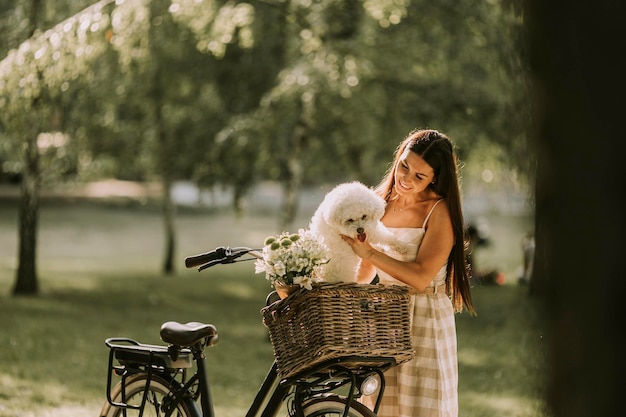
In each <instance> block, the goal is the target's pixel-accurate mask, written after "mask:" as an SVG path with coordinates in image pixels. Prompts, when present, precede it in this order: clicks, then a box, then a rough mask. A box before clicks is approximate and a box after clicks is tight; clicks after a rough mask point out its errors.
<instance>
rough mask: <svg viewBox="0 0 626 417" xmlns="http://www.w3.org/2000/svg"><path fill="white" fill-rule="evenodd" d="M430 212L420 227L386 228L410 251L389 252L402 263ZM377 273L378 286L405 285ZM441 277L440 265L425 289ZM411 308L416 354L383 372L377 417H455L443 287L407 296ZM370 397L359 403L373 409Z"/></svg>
mask: <svg viewBox="0 0 626 417" xmlns="http://www.w3.org/2000/svg"><path fill="white" fill-rule="evenodd" d="M440 201H441V200H440ZM435 206H436V204H435ZM435 206H433V209H434V208H435ZM431 213H432V209H431V212H430V213H429V214H428V216H427V217H426V220H425V221H424V225H423V226H422V227H421V228H390V230H391V231H392V232H393V233H394V234H395V235H396V237H398V239H400V240H401V241H403V242H406V243H407V247H408V248H409V250H408V252H407V253H405V254H403V255H401V254H398V253H395V252H392V251H388V252H387V254H388V255H389V256H391V257H393V258H395V259H398V260H402V261H411V260H414V259H415V257H416V255H417V251H418V250H419V246H420V244H421V243H422V239H423V238H424V233H425V232H426V230H425V226H426V223H427V222H428V218H429V217H430V214H431ZM377 272H378V277H379V280H380V281H379V282H380V284H382V285H405V284H404V283H402V282H400V281H398V280H396V279H395V278H393V277H391V276H390V275H388V274H386V273H385V272H383V271H380V270H378V271H377ZM445 280H446V265H443V266H442V267H441V269H440V270H439V272H438V273H437V275H436V276H435V279H433V281H432V282H431V283H430V284H429V287H438V286H440V285H443V284H445ZM410 312H411V343H412V345H413V348H414V349H415V357H414V358H413V359H412V360H411V361H409V362H405V363H403V364H402V365H399V366H396V367H395V368H392V369H390V370H389V371H387V372H386V373H385V381H386V387H385V393H384V397H383V400H382V403H381V406H380V408H379V410H378V417H457V416H458V392H457V390H458V365H457V345H456V327H455V321H454V309H453V306H452V302H451V301H450V299H449V297H448V296H447V295H446V294H445V291H441V292H437V293H434V294H415V295H412V296H411V303H410ZM372 397H375V395H374V396H372ZM372 397H370V398H364V399H363V402H364V403H365V404H366V405H368V406H370V407H373V403H372V401H373V400H375V398H372Z"/></svg>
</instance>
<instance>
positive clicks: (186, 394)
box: [100, 247, 396, 417]
mask: <svg viewBox="0 0 626 417" xmlns="http://www.w3.org/2000/svg"><path fill="white" fill-rule="evenodd" d="M244 255H250V256H252V257H251V258H245V259H243V258H242V257H243V256H244ZM259 256H260V253H259V251H258V250H255V249H251V248H247V247H235V248H230V247H219V248H217V249H215V250H213V251H211V252H207V253H204V254H200V255H194V256H190V257H187V258H186V259H185V265H186V266H187V267H188V268H191V267H198V266H199V267H198V270H199V271H202V270H204V269H206V268H209V267H211V266H214V265H217V264H230V263H235V262H240V261H244V260H252V259H254V258H255V257H259ZM277 299H278V297H277V295H276V293H275V292H272V293H270V294H269V295H268V297H267V298H266V304H267V305H269V304H271V303H273V302H275V301H277ZM160 336H161V339H162V340H163V341H164V342H165V343H167V344H168V345H167V346H162V345H150V344H143V343H139V342H137V341H135V340H133V339H128V338H108V339H106V341H105V344H106V345H107V346H108V348H109V360H108V376H107V388H106V396H107V401H106V402H105V404H104V406H103V408H102V411H101V413H100V416H101V417H119V416H123V417H127V416H129V415H133V416H135V415H137V416H138V417H143V416H155V417H156V416H158V417H160V416H176V417H215V412H214V408H213V401H212V398H211V390H210V383H209V378H208V375H209V370H208V368H207V365H206V362H205V349H206V348H208V347H212V346H214V345H215V344H216V343H217V341H218V339H219V336H218V332H217V329H216V327H215V326H213V325H212V324H206V323H201V322H190V323H185V324H183V323H178V322H174V321H170V322H166V323H164V324H163V325H162V326H161V330H160ZM114 361H117V364H115V363H114ZM355 361H358V362H359V363H361V365H360V366H359V367H357V368H354V367H352V366H349V365H347V364H350V363H354V362H355ZM194 363H195V365H194ZM363 363H368V364H369V363H371V365H365V366H364V365H362V364H363ZM395 365H396V360H395V359H394V358H393V357H374V358H371V357H370V358H362V357H354V356H350V357H344V358H338V359H332V360H327V361H325V362H322V363H320V364H318V365H315V366H313V367H312V368H311V369H308V370H306V371H303V372H300V373H298V374H297V375H295V376H293V377H288V378H280V377H279V373H278V368H277V364H276V361H274V363H273V364H272V366H271V367H270V369H269V371H268V373H267V376H266V377H265V379H264V381H263V382H262V384H261V386H260V388H259V390H258V392H257V394H256V396H255V398H254V400H253V402H252V404H251V405H250V407H249V409H248V412H247V414H246V417H254V416H260V417H273V416H276V415H278V414H279V412H281V410H282V409H283V407H286V411H287V414H288V416H297V417H305V416H306V417H321V416H343V417H375V416H376V412H377V410H378V407H379V405H380V400H381V398H382V394H383V391H384V387H385V378H384V375H383V372H384V371H385V370H387V369H389V368H391V367H393V366H395ZM189 373H191V375H190V376H189V375H188V374H189ZM113 375H115V376H117V377H119V378H121V379H120V381H119V382H117V384H115V386H114V387H113ZM346 391H347V394H346ZM377 391H378V395H377V401H376V404H375V407H374V410H370V409H369V408H368V407H366V406H364V405H363V404H361V403H360V402H358V401H357V399H358V398H359V397H360V396H362V395H372V394H374V393H375V392H377ZM198 400H199V402H200V407H198Z"/></svg>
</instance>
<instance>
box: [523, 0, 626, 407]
mask: <svg viewBox="0 0 626 417" xmlns="http://www.w3.org/2000/svg"><path fill="white" fill-rule="evenodd" d="M526 4H527V6H528V9H527V11H528V17H529V24H528V29H529V34H530V47H531V59H530V62H531V66H532V75H533V78H534V80H535V81H536V83H535V87H536V90H535V92H534V94H535V100H536V105H537V108H538V109H539V114H538V116H539V117H538V121H537V125H536V126H535V127H536V129H535V130H536V151H537V155H538V173H537V211H536V215H537V258H536V259H537V269H536V271H535V272H536V274H537V275H540V276H541V277H540V278H541V279H540V281H539V282H540V288H539V289H538V291H537V292H539V293H540V294H541V295H542V296H544V297H545V306H546V311H547V314H548V316H547V326H546V337H547V339H548V340H549V342H550V349H549V351H550V352H549V353H550V360H551V362H550V365H551V366H550V377H549V392H548V400H549V401H548V402H549V404H550V406H551V408H552V409H553V412H554V415H555V416H556V417H561V416H562V417H565V416H567V417H577V416H581V417H582V416H589V417H602V416H616V415H622V413H623V412H624V406H623V399H622V395H623V394H622V387H623V385H622V384H623V378H624V374H626V361H624V359H623V356H624V355H623V352H624V344H623V343H622V335H621V331H622V326H623V323H622V320H621V318H622V314H623V313H622V312H621V310H622V298H623V296H624V293H625V292H626V279H625V277H624V272H623V271H624V263H623V258H624V254H623V249H624V243H623V242H624V238H625V232H626V230H625V229H626V227H625V218H624V209H623V203H622V200H623V197H624V194H625V193H624V191H625V185H626V184H625V182H626V181H625V179H626V175H625V174H624V155H626V140H624V126H623V119H624V97H626V88H625V86H626V84H625V76H624V74H626V64H625V63H624V60H623V59H622V57H621V55H622V54H623V51H625V50H626V36H624V32H623V17H624V16H626V3H624V2H620V1H613V0H599V1H595V2H593V3H585V2H583V3H579V2H570V1H557V2H554V1H545V0H527V2H526Z"/></svg>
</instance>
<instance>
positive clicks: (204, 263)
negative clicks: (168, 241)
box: [185, 246, 262, 271]
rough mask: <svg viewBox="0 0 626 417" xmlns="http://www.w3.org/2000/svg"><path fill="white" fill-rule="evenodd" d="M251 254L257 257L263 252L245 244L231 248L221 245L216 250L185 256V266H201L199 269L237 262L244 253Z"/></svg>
mask: <svg viewBox="0 0 626 417" xmlns="http://www.w3.org/2000/svg"><path fill="white" fill-rule="evenodd" d="M246 254H250V255H252V256H254V257H255V258H260V257H261V256H262V255H261V253H260V252H259V251H258V250H256V249H252V248H247V247H244V246H241V247H235V248H231V247H229V246H220V247H218V248H215V249H214V250H212V251H210V252H206V253H200V254H198V255H192V256H188V257H186V258H185V266H186V267H187V268H193V267H196V266H200V268H198V270H199V271H202V270H203V269H206V268H209V267H211V266H213V265H217V264H230V263H233V262H235V261H236V260H237V259H238V258H240V257H242V256H243V255H246Z"/></svg>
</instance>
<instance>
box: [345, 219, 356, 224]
mask: <svg viewBox="0 0 626 417" xmlns="http://www.w3.org/2000/svg"><path fill="white" fill-rule="evenodd" d="M346 223H354V220H353V219H348V220H346Z"/></svg>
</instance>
